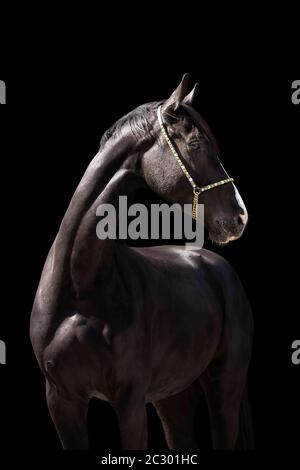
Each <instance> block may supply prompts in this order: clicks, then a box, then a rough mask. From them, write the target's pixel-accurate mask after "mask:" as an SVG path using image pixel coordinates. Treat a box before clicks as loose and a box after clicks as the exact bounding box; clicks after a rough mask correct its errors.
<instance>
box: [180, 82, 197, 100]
mask: <svg viewBox="0 0 300 470" xmlns="http://www.w3.org/2000/svg"><path fill="white" fill-rule="evenodd" d="M198 90H199V83H196V85H195V86H194V88H193V89H192V91H191V92H190V93H189V94H188V95H187V96H186V97H185V98H184V100H183V102H182V103H183V104H187V105H188V106H193V102H194V99H195V96H196V95H197V93H198Z"/></svg>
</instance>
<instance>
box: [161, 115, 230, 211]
mask: <svg viewBox="0 0 300 470" xmlns="http://www.w3.org/2000/svg"><path fill="white" fill-rule="evenodd" d="M157 117H158V122H159V125H160V128H161V131H162V134H163V136H164V138H165V140H166V141H167V144H168V145H169V147H170V149H171V152H172V154H173V155H174V157H175V158H176V160H177V162H178V164H179V166H180V168H181V169H182V171H183V173H184V174H185V176H186V177H187V179H188V181H189V183H190V185H191V186H192V188H193V194H194V199H193V208H192V217H193V219H197V211H198V199H199V195H200V194H201V193H203V192H204V191H208V190H209V189H213V188H217V187H218V186H223V184H227V183H232V182H233V181H234V180H233V178H227V179H225V180H221V181H217V182H216V183H212V184H208V185H207V186H202V187H199V186H197V185H196V183H195V181H194V180H193V178H192V177H191V175H190V174H189V172H188V170H187V169H186V166H185V165H184V163H183V161H182V160H181V158H180V156H179V155H178V152H176V150H175V147H174V145H173V142H172V140H171V139H170V137H169V135H168V132H167V129H166V127H165V125H164V123H163V118H162V112H161V106H159V108H158V109H157Z"/></svg>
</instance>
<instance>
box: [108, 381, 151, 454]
mask: <svg viewBox="0 0 300 470" xmlns="http://www.w3.org/2000/svg"><path fill="white" fill-rule="evenodd" d="M112 405H113V407H114V409H115V411H116V413H117V416H118V421H119V428H120V435H121V442H122V448H123V449H126V450H144V449H147V444H148V423H147V413H146V405H145V397H144V396H142V395H139V394H136V393H131V392H130V391H128V390H123V391H121V392H120V393H119V394H118V397H117V398H116V399H115V400H114V401H113V403H112Z"/></svg>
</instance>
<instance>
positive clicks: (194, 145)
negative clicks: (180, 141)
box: [188, 139, 201, 150]
mask: <svg viewBox="0 0 300 470" xmlns="http://www.w3.org/2000/svg"><path fill="white" fill-rule="evenodd" d="M188 147H189V148H190V149H192V150H198V149H199V148H200V147H201V142H200V140H198V139H193V140H190V141H189V142H188Z"/></svg>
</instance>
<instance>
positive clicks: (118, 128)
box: [100, 101, 161, 149]
mask: <svg viewBox="0 0 300 470" xmlns="http://www.w3.org/2000/svg"><path fill="white" fill-rule="evenodd" d="M160 104H161V102H159V101H153V102H151V103H146V104H142V105H141V106H138V107H137V108H135V109H134V110H133V111H130V113H128V114H126V115H125V116H123V117H121V118H120V119H118V121H116V122H115V123H114V124H113V125H112V126H111V127H110V128H109V129H108V130H107V131H105V133H104V134H103V136H102V138H101V141H100V149H101V148H102V147H104V145H105V143H106V142H107V141H108V140H109V139H110V138H111V137H118V136H119V135H120V134H121V133H122V130H123V129H124V128H125V126H129V127H130V129H131V132H132V134H133V135H134V136H135V138H136V139H139V138H140V137H142V136H144V135H145V134H146V135H149V136H150V135H151V128H150V124H149V120H148V114H149V113H150V112H151V111H153V110H156V109H157V108H158V106H159V105H160Z"/></svg>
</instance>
